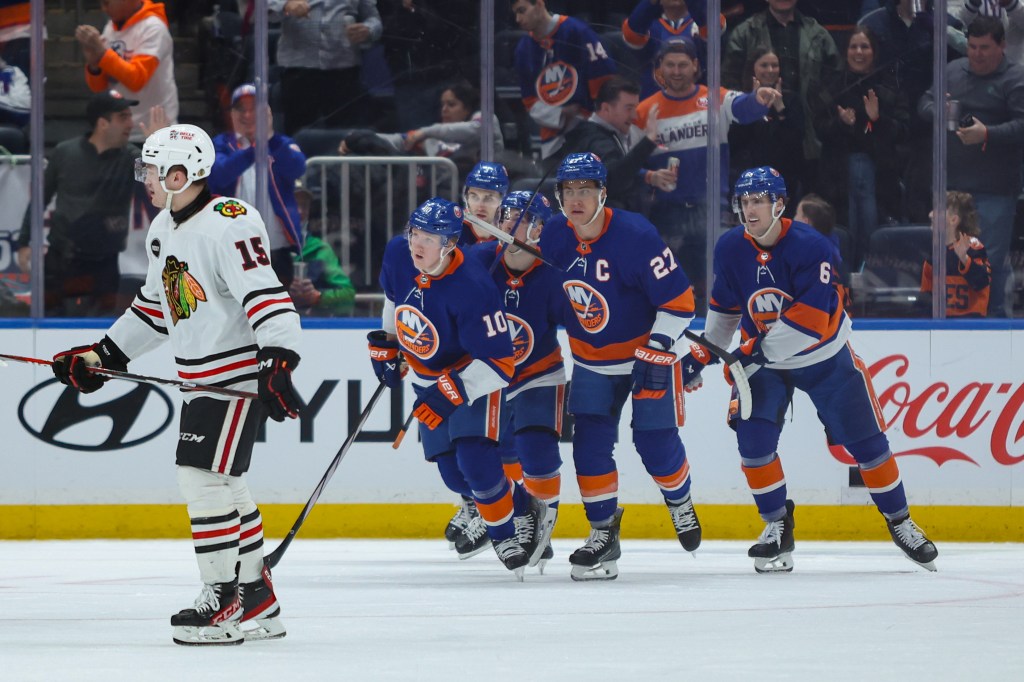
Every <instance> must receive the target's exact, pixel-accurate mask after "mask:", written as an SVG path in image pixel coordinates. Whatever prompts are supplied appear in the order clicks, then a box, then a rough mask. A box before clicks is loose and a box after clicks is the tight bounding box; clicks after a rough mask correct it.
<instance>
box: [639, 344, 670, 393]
mask: <svg viewBox="0 0 1024 682" xmlns="http://www.w3.org/2000/svg"><path fill="white" fill-rule="evenodd" d="M671 346H672V340H671V339H670V338H668V337H667V336H664V335H662V334H651V338H650V340H649V341H648V342H647V345H645V346H637V348H636V350H634V351H633V357H635V358H636V360H634V361H633V397H634V398H636V399H637V400H657V399H658V398H661V397H662V396H664V395H665V391H667V390H668V388H669V386H671V384H672V365H674V364H675V362H676V356H675V354H674V353H671V352H670V351H669V350H668V349H669V348H670V347H671Z"/></svg>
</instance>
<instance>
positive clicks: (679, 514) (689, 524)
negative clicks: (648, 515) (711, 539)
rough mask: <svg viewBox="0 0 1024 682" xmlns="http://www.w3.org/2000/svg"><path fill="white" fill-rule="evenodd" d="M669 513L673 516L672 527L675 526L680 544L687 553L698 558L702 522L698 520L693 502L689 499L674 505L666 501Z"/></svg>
mask: <svg viewBox="0 0 1024 682" xmlns="http://www.w3.org/2000/svg"><path fill="white" fill-rule="evenodd" d="M666 504H667V505H668V511H669V513H670V514H671V515H672V525H673V526H675V529H676V536H677V537H678V538H679V544H681V545H682V546H683V549H685V550H686V551H687V552H690V553H691V554H693V555H694V556H697V548H698V547H700V537H701V532H700V520H698V519H697V512H696V511H694V509H693V500H692V499H691V498H690V497H687V498H686V500H685V501H683V502H681V503H680V504H673V503H671V502H668V501H666Z"/></svg>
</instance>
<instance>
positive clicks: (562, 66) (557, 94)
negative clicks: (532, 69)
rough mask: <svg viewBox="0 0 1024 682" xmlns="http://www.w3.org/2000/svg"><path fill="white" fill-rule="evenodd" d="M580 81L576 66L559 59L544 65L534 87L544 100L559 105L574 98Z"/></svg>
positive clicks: (555, 105)
mask: <svg viewBox="0 0 1024 682" xmlns="http://www.w3.org/2000/svg"><path fill="white" fill-rule="evenodd" d="M579 82H580V77H579V75H578V74H577V73H576V68H575V67H574V66H573V65H572V64H568V63H566V62H563V61H561V60H559V61H557V62H552V63H551V64H548V65H547V66H546V67H544V70H543V71H541V72H540V75H539V76H537V82H536V83H535V84H534V88H535V89H536V91H537V97H539V98H540V100H541V101H542V102H544V103H545V104H550V105H551V106H553V107H558V106H561V105H563V104H565V103H566V102H568V101H569V100H570V99H572V96H573V95H575V94H576V88H577V86H578V85H579Z"/></svg>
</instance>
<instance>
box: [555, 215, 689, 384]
mask: <svg viewBox="0 0 1024 682" xmlns="http://www.w3.org/2000/svg"><path fill="white" fill-rule="evenodd" d="M599 219H600V218H599ZM540 248H541V251H543V252H544V255H545V256H546V257H547V258H549V259H551V260H552V261H553V262H554V263H556V264H558V265H559V267H560V268H561V269H562V270H564V272H561V273H560V276H561V278H562V291H564V292H565V295H566V297H567V298H568V299H569V305H570V307H571V310H570V312H569V314H568V315H567V316H566V317H567V319H566V321H565V328H566V331H567V332H568V334H569V347H570V349H571V350H572V356H573V360H574V361H575V362H576V363H578V364H580V365H583V366H584V367H587V368H588V369H591V370H593V371H595V372H598V373H600V374H628V373H629V372H630V371H631V369H632V366H633V351H634V350H635V349H636V347H637V346H640V345H643V344H645V343H646V342H647V337H648V336H650V333H651V329H652V327H653V326H654V323H655V318H656V317H657V316H658V314H659V313H663V314H665V315H668V316H671V317H672V318H677V321H678V322H679V324H677V325H675V327H676V328H677V329H678V333H673V334H670V336H672V338H673V339H676V338H678V337H679V336H680V335H681V334H682V330H683V329H685V328H686V325H687V324H689V321H690V320H691V319H693V310H694V301H693V289H692V288H691V287H690V280H689V279H688V278H687V277H686V273H684V272H683V269H682V268H681V267H679V264H678V263H677V262H676V259H675V256H674V255H673V254H672V250H671V249H669V248H668V247H667V246H666V245H665V242H664V241H662V239H661V237H660V236H659V235H658V232H657V230H656V229H655V228H654V226H653V225H651V224H650V223H649V222H648V221H647V219H646V218H644V217H643V216H641V215H639V214H637V213H632V212H630V211H623V210H619V209H615V210H612V209H610V208H605V209H604V228H603V229H602V231H601V233H600V234H599V235H598V236H597V238H595V239H592V240H590V241H585V240H582V239H580V238H579V236H578V235H577V234H576V228H575V227H573V225H572V223H571V222H569V221H568V220H566V218H565V216H561V215H560V216H557V217H555V218H552V219H551V220H550V221H549V222H548V223H547V225H545V226H544V232H543V233H542V234H541V238H540Z"/></svg>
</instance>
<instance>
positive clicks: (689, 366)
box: [679, 343, 718, 393]
mask: <svg viewBox="0 0 1024 682" xmlns="http://www.w3.org/2000/svg"><path fill="white" fill-rule="evenodd" d="M716 362H718V356H717V355H712V354H711V351H709V350H708V349H707V348H705V347H704V346H702V345H700V344H699V343H691V344H690V352H689V353H687V354H686V355H684V356H683V357H682V359H681V360H680V361H679V363H680V364H681V365H682V368H683V389H684V390H685V391H686V392H687V393H691V392H693V391H696V390H697V389H699V388H700V387H701V386H703V385H704V379H702V378H701V376H700V373H701V372H703V371H704V368H705V367H707V366H708V365H713V364H715V363H716Z"/></svg>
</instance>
